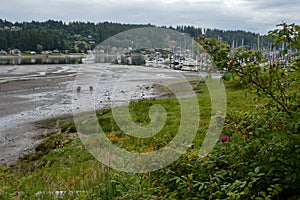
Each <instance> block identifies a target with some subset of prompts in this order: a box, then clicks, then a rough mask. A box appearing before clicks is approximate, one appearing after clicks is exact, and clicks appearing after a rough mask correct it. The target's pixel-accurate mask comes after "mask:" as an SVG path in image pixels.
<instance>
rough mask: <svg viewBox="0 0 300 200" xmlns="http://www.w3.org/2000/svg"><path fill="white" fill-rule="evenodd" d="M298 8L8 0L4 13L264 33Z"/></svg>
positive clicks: (185, 1)
mask: <svg viewBox="0 0 300 200" xmlns="http://www.w3.org/2000/svg"><path fill="white" fill-rule="evenodd" d="M299 8H300V1H299V0H291V1H282V0H272V1H271V0H265V1H260V0H180V1H179V0H164V1H162V0H152V1H149V0H126V1H120V0H88V1H87V0H86V1H82V0H49V1H41V0H3V1H2V2H1V8H0V17H1V18H2V19H7V20H12V21H31V20H36V21H44V20H47V19H55V20H62V21H66V22H68V21H92V22H100V21H113V22H121V23H143V24H144V23H151V24H156V25H167V26H169V25H172V26H176V25H194V26H198V27H204V28H219V29H242V30H249V31H253V32H260V33H262V34H265V33H267V31H268V30H270V29H273V28H274V27H275V25H276V24H278V23H280V22H282V21H286V22H288V23H290V22H295V23H300V16H299V14H298V12H299V11H298V9H299Z"/></svg>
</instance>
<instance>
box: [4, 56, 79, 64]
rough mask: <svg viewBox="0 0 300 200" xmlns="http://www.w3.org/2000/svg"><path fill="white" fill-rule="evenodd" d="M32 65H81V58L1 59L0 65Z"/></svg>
mask: <svg viewBox="0 0 300 200" xmlns="http://www.w3.org/2000/svg"><path fill="white" fill-rule="evenodd" d="M32 64H82V58H81V57H77V56H75V57H72V56H68V57H63V56H62V57H47V56H41V57H3V58H0V65H32Z"/></svg>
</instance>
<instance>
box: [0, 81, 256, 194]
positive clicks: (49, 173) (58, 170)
mask: <svg viewBox="0 0 300 200" xmlns="http://www.w3.org/2000/svg"><path fill="white" fill-rule="evenodd" d="M193 85H194V88H195V91H196V92H197V93H198V102H199V107H200V115H201V120H200V123H199V128H198V131H197V135H196V138H195V140H194V142H193V146H192V148H191V149H190V150H189V151H188V153H187V154H195V155H196V153H197V152H198V150H199V148H200V146H201V143H202V141H203V138H204V135H205V133H206V131H207V128H208V125H209V123H210V112H211V108H210V106H211V102H210V98H209V94H208V90H207V87H206V86H205V84H203V83H200V82H197V81H195V80H194V81H193ZM252 97H253V96H252V95H251V94H248V95H247V96H246V95H245V90H243V89H233V88H230V87H229V88H228V89H227V110H228V111H229V112H232V111H244V112H246V111H249V110H252V109H253V106H254V105H255V103H256V102H254V101H253V99H252ZM154 104H160V105H162V106H163V107H164V108H165V110H166V112H167V121H166V123H165V126H164V127H163V129H162V130H161V131H160V132H159V133H158V134H156V135H155V136H154V137H153V138H147V139H141V138H134V137H131V136H127V135H125V134H124V133H123V132H122V130H120V128H119V127H118V126H117V124H116V122H115V121H114V120H113V117H112V112H111V110H110V109H105V110H101V111H98V112H97V117H98V121H99V124H100V125H101V127H102V129H103V131H104V132H105V134H106V135H107V137H108V138H110V139H111V141H112V142H113V143H114V144H115V145H117V146H119V147H121V148H124V149H127V150H128V151H132V152H150V151H154V150H158V149H160V148H161V147H163V146H165V145H166V144H167V143H168V142H169V141H171V140H172V138H173V137H174V134H176V133H177V131H178V127H179V124H180V116H181V111H180V105H179V103H178V100H177V99H175V98H172V97H171V98H165V99H157V100H140V101H138V102H132V103H131V104H130V106H129V108H130V111H131V117H132V120H133V121H134V122H135V123H137V124H140V125H142V126H146V125H147V124H149V122H150V118H149V115H148V111H149V108H150V106H152V105H154ZM43 125H44V126H46V127H49V126H52V127H55V126H56V128H59V131H57V133H51V134H49V135H47V136H48V137H47V138H46V139H45V140H44V141H43V142H42V143H41V144H40V145H39V146H38V147H37V148H36V153H34V154H29V155H25V156H23V157H22V158H21V159H20V160H19V161H18V162H17V163H16V164H15V165H12V166H0V198H1V199H21V198H24V199H39V198H43V199H52V198H53V197H54V195H53V194H51V195H49V194H44V195H43V196H42V197H41V196H39V197H37V196H35V194H36V193H37V192H39V191H46V192H47V191H52V192H54V191H82V192H81V193H78V194H76V195H74V194H68V195H65V196H64V198H66V199H68V198H74V196H77V197H78V198H79V199H98V198H102V199H112V198H116V197H120V198H121V197H122V199H137V198H140V199H160V193H159V191H156V190H158V188H157V186H156V181H157V178H156V175H155V176H154V175H153V173H147V174H128V173H123V172H118V171H115V170H113V169H109V168H107V167H106V166H103V165H102V164H101V163H100V162H98V161H97V160H96V159H95V158H94V157H93V156H91V154H90V153H89V152H88V151H87V150H86V148H85V146H84V145H83V144H82V142H81V140H80V139H79V138H78V135H77V134H76V133H75V132H76V128H75V125H74V123H73V122H72V120H71V118H69V117H65V118H61V119H55V120H51V121H46V122H43ZM124 138H125V139H124ZM184 157H185V156H184ZM160 171H163V170H160ZM157 173H160V172H157ZM163 173H168V172H167V171H165V172H163ZM154 174H155V173H154ZM156 192H158V193H157V194H156V195H154V194H155V193H156ZM160 192H161V191H160Z"/></svg>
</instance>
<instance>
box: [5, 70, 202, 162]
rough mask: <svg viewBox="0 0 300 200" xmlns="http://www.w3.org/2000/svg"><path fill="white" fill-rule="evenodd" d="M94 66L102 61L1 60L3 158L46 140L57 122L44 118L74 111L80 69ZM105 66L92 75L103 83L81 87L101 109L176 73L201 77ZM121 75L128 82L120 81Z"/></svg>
mask: <svg viewBox="0 0 300 200" xmlns="http://www.w3.org/2000/svg"><path fill="white" fill-rule="evenodd" d="M89 66H92V67H91V69H90V70H92V73H91V74H95V73H96V72H97V71H99V68H100V69H101V67H100V65H99V64H93V65H88V64H80V65H69V64H67V65H26V66H23V65H17V66H11V65H6V66H0V130H1V131H0V149H1V152H0V163H6V164H12V163H14V162H15V161H16V160H17V159H18V158H19V157H20V156H22V155H24V154H27V153H30V152H32V151H33V150H34V148H35V146H37V145H38V144H39V143H40V142H41V139H38V138H39V137H38V136H40V135H42V134H43V133H45V131H51V130H50V129H51V128H55V127H50V129H48V130H47V129H45V127H44V128H41V127H40V126H41V123H40V122H41V121H43V120H51V119H56V118H61V117H64V116H66V115H72V106H73V105H72V99H73V100H74V99H75V100H76V99H78V97H76V95H78V94H76V92H75V87H76V84H78V80H77V83H76V81H75V80H76V76H77V73H78V70H79V68H87V67H89ZM104 69H105V70H106V72H105V74H102V75H101V77H100V78H99V79H98V80H97V81H96V80H95V81H93V79H92V82H97V84H98V85H95V86H94V91H89V89H88V87H89V86H88V85H86V86H84V85H83V86H82V91H81V93H80V95H83V96H87V98H93V99H94V100H95V105H94V106H95V109H96V110H101V109H102V108H105V107H109V106H111V105H112V104H111V101H110V99H111V98H112V99H113V98H115V103H114V105H113V106H118V105H124V104H126V102H127V101H126V99H124V98H125V97H126V98H129V99H130V100H138V99H143V98H150V97H151V96H152V97H153V96H155V95H158V94H157V93H156V94H154V87H155V85H154V83H155V82H156V83H157V84H160V83H163V80H167V81H171V82H174V81H175V80H178V77H176V76H175V74H179V75H181V76H182V77H187V78H193V77H200V75H199V74H197V73H195V72H182V71H176V70H171V69H160V68H150V67H142V66H122V65H120V66H112V67H111V68H107V67H105V68H104ZM133 69H134V70H133ZM100 71H101V70H100ZM126 72H127V74H126ZM124 74H125V75H127V77H124ZM183 75H184V76H183ZM122 78H124V80H123V79H122ZM119 81H124V83H123V84H122V83H120V85H116V84H118V82H119ZM175 82H176V81H175ZM156 92H157V91H156ZM124 95H125V96H124ZM79 103H80V102H79Z"/></svg>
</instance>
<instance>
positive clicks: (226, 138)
mask: <svg viewBox="0 0 300 200" xmlns="http://www.w3.org/2000/svg"><path fill="white" fill-rule="evenodd" d="M229 139H230V137H229V135H226V136H221V141H222V142H227V141H229Z"/></svg>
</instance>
